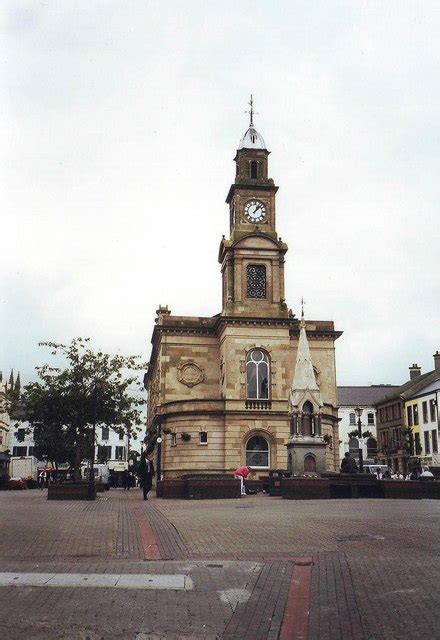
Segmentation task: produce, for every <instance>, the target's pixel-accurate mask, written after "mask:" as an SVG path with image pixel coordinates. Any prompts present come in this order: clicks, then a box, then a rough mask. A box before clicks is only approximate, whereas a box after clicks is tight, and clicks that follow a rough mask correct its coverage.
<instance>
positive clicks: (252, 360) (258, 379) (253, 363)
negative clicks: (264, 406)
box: [246, 349, 269, 400]
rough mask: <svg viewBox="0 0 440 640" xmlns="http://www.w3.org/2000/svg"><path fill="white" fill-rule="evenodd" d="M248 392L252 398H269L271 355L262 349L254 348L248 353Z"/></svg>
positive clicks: (248, 395)
mask: <svg viewBox="0 0 440 640" xmlns="http://www.w3.org/2000/svg"><path fill="white" fill-rule="evenodd" d="M246 393H247V397H248V398H249V399H251V400H268V399H269V357H268V355H267V354H266V353H265V352H264V351H262V350H261V349H252V351H249V353H248V355H247V358H246Z"/></svg>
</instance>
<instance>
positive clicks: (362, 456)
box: [355, 405, 364, 473]
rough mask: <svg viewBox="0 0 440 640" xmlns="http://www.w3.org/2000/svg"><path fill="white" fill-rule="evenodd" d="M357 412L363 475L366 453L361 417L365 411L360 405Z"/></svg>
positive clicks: (360, 469)
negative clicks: (364, 450)
mask: <svg viewBox="0 0 440 640" xmlns="http://www.w3.org/2000/svg"><path fill="white" fill-rule="evenodd" d="M355 411H356V415H357V417H358V420H357V428H358V439H359V473H363V472H364V452H363V439H362V422H361V415H362V411H363V409H362V407H360V406H359V405H358V406H357V407H356V409H355Z"/></svg>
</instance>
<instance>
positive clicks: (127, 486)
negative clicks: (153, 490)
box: [122, 469, 130, 491]
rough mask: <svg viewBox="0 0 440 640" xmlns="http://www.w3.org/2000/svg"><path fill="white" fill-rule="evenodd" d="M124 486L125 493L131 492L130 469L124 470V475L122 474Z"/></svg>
mask: <svg viewBox="0 0 440 640" xmlns="http://www.w3.org/2000/svg"><path fill="white" fill-rule="evenodd" d="M122 486H123V487H124V491H130V474H129V472H128V469H124V473H123V474H122Z"/></svg>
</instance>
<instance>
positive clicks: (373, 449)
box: [367, 438, 377, 458]
mask: <svg viewBox="0 0 440 640" xmlns="http://www.w3.org/2000/svg"><path fill="white" fill-rule="evenodd" d="M376 455H377V440H376V438H368V440H367V457H368V458H375V457H376Z"/></svg>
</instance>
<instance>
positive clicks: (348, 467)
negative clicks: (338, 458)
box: [341, 451, 358, 473]
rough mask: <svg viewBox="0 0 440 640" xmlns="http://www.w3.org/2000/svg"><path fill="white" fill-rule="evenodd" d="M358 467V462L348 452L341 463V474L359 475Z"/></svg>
mask: <svg viewBox="0 0 440 640" xmlns="http://www.w3.org/2000/svg"><path fill="white" fill-rule="evenodd" d="M357 472H358V466H357V464H356V460H355V459H354V458H352V457H351V455H350V452H349V451H347V452H346V453H345V456H344V457H343V458H342V462H341V473H357Z"/></svg>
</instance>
